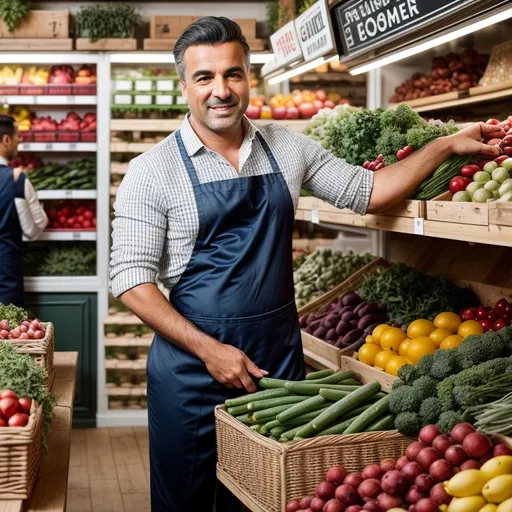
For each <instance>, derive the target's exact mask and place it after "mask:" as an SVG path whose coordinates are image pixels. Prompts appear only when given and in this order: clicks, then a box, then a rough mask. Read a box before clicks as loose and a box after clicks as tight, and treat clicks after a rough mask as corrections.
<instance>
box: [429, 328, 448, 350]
mask: <svg viewBox="0 0 512 512" xmlns="http://www.w3.org/2000/svg"><path fill="white" fill-rule="evenodd" d="M451 335H452V332H451V331H449V330H448V329H444V328H440V327H439V328H437V329H435V330H434V331H432V332H431V333H430V336H429V338H430V339H431V340H432V341H433V342H434V345H435V346H436V347H438V348H439V346H440V345H441V342H442V341H443V340H444V339H445V338H448V336H451Z"/></svg>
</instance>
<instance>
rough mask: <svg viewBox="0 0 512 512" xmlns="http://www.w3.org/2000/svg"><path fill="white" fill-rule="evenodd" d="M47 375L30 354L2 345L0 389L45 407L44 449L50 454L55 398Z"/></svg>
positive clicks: (0, 351)
mask: <svg viewBox="0 0 512 512" xmlns="http://www.w3.org/2000/svg"><path fill="white" fill-rule="evenodd" d="M46 379H47V374H46V370H45V369H44V368H39V367H38V366H37V364H36V362H35V361H34V359H32V357H31V356H30V355H29V354H18V353H17V352H16V351H15V350H14V349H13V348H12V347H11V345H9V343H5V342H3V343H0V389H10V390H12V391H14V392H15V393H16V394H17V395H18V396H19V397H29V398H31V399H32V400H34V401H35V402H37V403H38V404H40V405H41V406H42V407H43V414H44V423H43V438H42V441H43V449H44V451H45V453H48V444H47V436H48V433H49V431H50V424H51V421H52V418H53V406H54V405H55V403H56V400H55V397H54V395H53V394H52V393H50V391H49V390H48V388H47V387H46Z"/></svg>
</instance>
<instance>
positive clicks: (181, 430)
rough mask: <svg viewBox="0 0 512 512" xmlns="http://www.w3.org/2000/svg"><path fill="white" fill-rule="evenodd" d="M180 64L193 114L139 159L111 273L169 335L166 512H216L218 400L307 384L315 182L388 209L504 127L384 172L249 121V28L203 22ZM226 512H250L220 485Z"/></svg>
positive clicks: (159, 365)
mask: <svg viewBox="0 0 512 512" xmlns="http://www.w3.org/2000/svg"><path fill="white" fill-rule="evenodd" d="M174 57H175V61H176V69H177V72H178V75H179V78H180V81H181V85H182V89H183V95H184V96H185V98H186V99H187V101H188V104H189V107H190V115H188V116H187V118H186V119H185V120H184V122H183V124H182V126H181V129H180V130H179V131H177V132H175V133H173V134H172V135H171V136H169V137H168V138H167V139H165V140H164V141H162V142H161V143H159V144H157V145H156V146H155V147H154V148H152V149H151V150H150V151H148V152H146V153H145V154H144V155H141V156H139V157H138V158H136V159H134V160H133V161H132V162H131V164H130V169H129V171H128V173H127V175H126V177H125V179H124V181H123V183H122V185H121V187H120V190H119V193H118V195H117V200H116V217H115V220H114V223H113V226H114V230H113V247H112V262H111V279H112V290H113V293H114V294H115V295H116V296H117V297H119V298H120V300H121V301H122V302H123V304H125V305H126V306H127V307H128V308H129V309H130V310H132V311H133V312H134V313H135V314H136V315H137V316H139V317H140V318H141V319H142V320H143V321H144V322H145V323H146V324H147V325H149V326H150V327H152V328H153V329H154V330H155V331H156V332H157V334H156V336H155V339H154V341H153V343H152V346H151V350H150V354H149V357H148V364H147V378H148V414H149V436H150V460H151V503H152V511H153V512H164V511H165V512H168V511H171V512H178V511H179V512H195V511H197V510H207V511H211V510H212V507H213V499H214V492H215V431H214V407H215V405H216V404H219V403H222V402H224V400H225V399H226V398H228V397H232V396H236V395H237V394H241V393H244V392H245V393H246V392H252V391H255V389H256V385H255V383H254V381H253V379H259V378H261V377H263V376H264V375H266V374H267V372H268V373H270V374H271V375H272V376H273V377H277V378H286V379H301V378H302V377H303V375H304V368H303V356H302V346H301V341H300V331H299V326H298V322H297V312H296V308H295V303H294V290H293V272H292V233H293V224H294V212H295V208H296V206H297V202H298V198H299V190H300V188H301V186H305V187H306V188H308V189H309V190H310V191H311V192H312V193H313V194H314V195H315V196H317V197H319V198H321V199H324V200H326V201H328V202H329V203H331V204H333V205H335V206H337V207H339V208H345V207H348V208H351V209H352V210H355V211H357V212H360V213H364V212H366V211H370V212H373V211H377V210H380V209H383V208H386V207H389V206H391V205H392V204H393V203H396V202H398V201H400V200H402V199H404V198H405V197H407V196H408V195H409V194H410V193H411V192H412V191H413V190H414V189H415V188H416V186H417V185H418V184H419V183H420V182H422V181H423V180H424V179H425V178H427V176H429V175H430V174H431V173H432V171H433V170H434V169H435V168H436V167H437V166H438V165H439V164H440V163H441V162H443V161H444V160H445V159H446V158H448V157H449V156H450V155H451V154H452V153H460V154H465V153H471V154H476V153H484V154H487V155H493V156H495V155H496V154H497V153H498V151H499V150H498V149H497V148H491V147H489V146H486V145H484V144H482V143H481V142H480V140H481V139H482V133H483V132H485V133H491V132H493V134H494V132H495V135H496V136H499V135H500V133H501V132H500V130H499V128H496V127H487V126H485V125H482V124H481V125H475V126H473V127H471V128H469V129H466V130H464V131H462V132H459V133H458V134H457V135H454V136H451V137H446V138H444V139H441V140H438V141H435V142H432V143H431V144H430V145H429V146H427V147H426V148H425V149H423V150H421V151H418V152H417V153H415V154H413V155H411V156H409V157H408V158H407V161H406V162H399V163H397V164H395V165H392V166H389V167H387V168H385V169H383V170H381V171H379V172H378V173H375V174H373V173H372V172H370V171H367V170H365V169H362V168H361V167H357V166H351V165H348V164H347V163H346V162H344V161H342V160H339V159H337V158H335V157H334V156H333V155H332V154H331V153H329V152H327V151H325V150H324V149H322V148H321V147H320V146H319V145H317V144H316V143H315V142H313V141H311V140H309V139H308V138H306V137H305V136H303V135H299V134H296V133H293V132H291V131H289V130H287V129H285V128H281V127H277V126H273V125H267V126H264V127H262V126H260V127H256V126H255V125H253V124H252V123H250V122H249V121H248V120H247V119H246V118H245V117H244V112H245V110H246V107H247V105H248V103H249V47H248V45H247V41H246V40H245V38H244V37H243V36H242V34H241V31H240V27H239V26H238V25H236V24H235V23H234V22H232V21H230V20H228V19H226V18H215V17H205V18H201V19H200V20H199V21H197V22H196V23H194V24H193V25H191V26H190V27H188V28H187V29H186V30H185V32H184V33H183V34H182V35H181V37H180V38H179V39H178V41H177V42H176V45H175V47H174ZM157 273H158V274H159V277H160V279H161V280H162V282H163V283H164V285H165V286H166V287H167V288H168V289H170V290H171V292H170V301H167V300H166V298H165V297H164V295H163V294H162V293H161V292H160V291H159V290H158V288H157V286H156V285H155V278H156V275H157ZM262 470H264V468H262ZM216 510H217V511H218V512H230V511H234V510H241V505H240V503H239V502H237V501H236V500H235V499H233V497H232V496H230V495H229V493H227V491H226V490H225V489H224V488H222V486H219V488H218V489H217V497H216Z"/></svg>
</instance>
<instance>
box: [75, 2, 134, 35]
mask: <svg viewBox="0 0 512 512" xmlns="http://www.w3.org/2000/svg"><path fill="white" fill-rule="evenodd" d="M76 20H77V24H78V28H79V36H80V37H88V38H89V39H90V41H91V42H95V41H98V39H103V38H109V37H111V38H128V37H131V35H132V32H133V29H134V28H135V27H136V26H137V25H140V24H141V21H142V19H141V17H140V15H139V14H138V12H137V11H136V9H135V8H134V7H132V6H131V5H127V4H120V5H117V4H105V5H102V4H98V5H93V6H90V7H82V8H81V9H80V11H79V12H78V14H77V17H76Z"/></svg>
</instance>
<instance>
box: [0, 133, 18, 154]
mask: <svg viewBox="0 0 512 512" xmlns="http://www.w3.org/2000/svg"><path fill="white" fill-rule="evenodd" d="M19 143H20V137H19V131H18V127H17V126H15V127H14V133H13V135H12V137H11V136H10V135H4V136H3V137H2V147H3V153H4V156H5V158H6V159H7V160H12V159H13V158H14V157H15V156H16V155H17V154H18V144H19Z"/></svg>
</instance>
